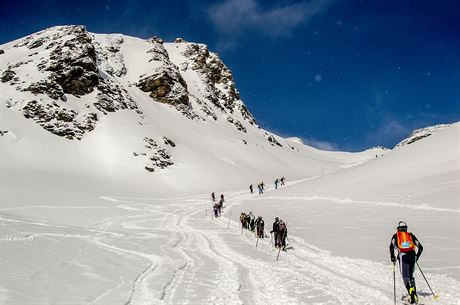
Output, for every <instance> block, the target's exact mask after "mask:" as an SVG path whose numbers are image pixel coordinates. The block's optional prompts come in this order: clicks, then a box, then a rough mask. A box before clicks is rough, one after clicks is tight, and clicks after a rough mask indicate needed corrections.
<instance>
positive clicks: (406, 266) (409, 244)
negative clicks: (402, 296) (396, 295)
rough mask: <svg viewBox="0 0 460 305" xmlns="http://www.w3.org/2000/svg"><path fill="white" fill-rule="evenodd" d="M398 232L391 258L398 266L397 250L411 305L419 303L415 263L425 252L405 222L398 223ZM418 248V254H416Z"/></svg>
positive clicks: (392, 241)
mask: <svg viewBox="0 0 460 305" xmlns="http://www.w3.org/2000/svg"><path fill="white" fill-rule="evenodd" d="M396 230H397V232H396V233H395V234H394V235H393V237H391V242H390V258H391V261H392V262H393V264H396V256H395V250H396V252H397V259H398V261H399V269H400V272H401V276H402V278H403V281H404V285H405V286H406V289H407V292H408V293H409V296H410V302H411V304H414V303H417V302H418V296H417V289H416V287H415V278H414V271H415V263H416V262H417V260H418V259H419V258H420V255H421V254H422V251H423V246H422V244H421V243H420V242H419V241H418V239H417V237H415V235H414V234H412V233H411V232H407V224H406V223H405V222H404V221H400V222H399V223H398V227H397V228H396ZM415 248H417V253H415Z"/></svg>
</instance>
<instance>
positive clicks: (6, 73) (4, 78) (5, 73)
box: [0, 69, 16, 83]
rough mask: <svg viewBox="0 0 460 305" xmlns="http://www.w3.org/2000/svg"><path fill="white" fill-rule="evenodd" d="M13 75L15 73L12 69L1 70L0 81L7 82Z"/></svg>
mask: <svg viewBox="0 0 460 305" xmlns="http://www.w3.org/2000/svg"><path fill="white" fill-rule="evenodd" d="M15 76H16V73H15V72H14V71H13V70H9V69H8V70H5V71H3V73H2V77H1V78H0V80H1V81H2V83H7V82H9V81H10V80H12V79H13V78H14V77H15Z"/></svg>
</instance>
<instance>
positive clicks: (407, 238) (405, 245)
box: [398, 231, 415, 253]
mask: <svg viewBox="0 0 460 305" xmlns="http://www.w3.org/2000/svg"><path fill="white" fill-rule="evenodd" d="M398 249H399V251H400V252H404V253H406V252H410V251H413V250H415V245H414V241H413V240H412V237H411V235H410V233H409V232H401V231H398Z"/></svg>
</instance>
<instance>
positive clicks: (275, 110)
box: [0, 0, 460, 151]
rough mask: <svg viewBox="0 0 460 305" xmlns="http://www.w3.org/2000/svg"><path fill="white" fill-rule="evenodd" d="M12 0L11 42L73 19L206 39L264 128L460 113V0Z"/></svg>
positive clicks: (6, 23)
mask: <svg viewBox="0 0 460 305" xmlns="http://www.w3.org/2000/svg"><path fill="white" fill-rule="evenodd" d="M0 1H1V7H0V11H1V12H2V14H1V15H2V18H1V19H0V43H5V42H8V41H10V40H13V39H16V38H19V37H23V36H25V35H27V34H30V33H33V32H36V31H38V30H41V29H43V28H46V27H50V26H54V25H62V24H84V25H86V26H87V28H88V30H89V31H92V32H97V33H113V32H118V33H124V34H128V35H132V36H138V37H145V38H148V37H151V36H154V35H156V36H159V37H161V38H163V39H164V40H166V41H172V40H174V38H176V37H182V38H184V39H186V40H188V41H195V42H202V43H205V44H207V45H209V47H210V49H211V51H215V52H218V53H219V55H220V56H221V58H222V59H223V60H224V62H225V63H226V64H227V65H228V66H229V67H230V68H231V69H232V71H233V74H234V76H235V80H236V84H237V88H238V89H239V91H240V92H241V96H242V98H243V100H244V102H245V103H246V104H247V105H248V107H249V109H250V110H251V112H252V113H253V114H254V115H255V117H256V119H257V120H258V122H259V124H260V125H261V126H262V127H263V128H266V129H268V130H271V131H273V132H276V133H278V134H280V135H282V136H299V137H301V138H303V139H304V140H305V141H306V142H307V143H309V144H311V145H314V146H317V147H321V148H328V149H340V150H349V151H357V150H362V149H365V148H368V147H371V146H376V145H383V146H387V147H393V146H394V145H395V144H396V143H397V142H399V141H400V140H401V139H402V138H404V137H406V136H407V135H408V133H409V132H410V131H412V130H413V129H415V128H419V127H424V126H427V125H433V124H439V123H451V122H454V121H459V120H460V1H453V0H451V1H448V0H440V1H415V0H406V1H390V0H385V1H380V0H374V1H353V0H350V1H345V0H344V1H339V0H312V1H310V0H309V1H287V0H285V1H263V0H226V1H206V0H201V1H198V0H192V1H169V0H168V1H85V0H80V1H6V0H0Z"/></svg>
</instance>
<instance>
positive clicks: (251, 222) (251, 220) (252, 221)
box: [248, 212, 256, 232]
mask: <svg viewBox="0 0 460 305" xmlns="http://www.w3.org/2000/svg"><path fill="white" fill-rule="evenodd" d="M248 216H249V228H250V230H251V231H253V232H254V230H255V227H256V225H255V219H256V217H255V216H254V214H252V212H249V214H248Z"/></svg>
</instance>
